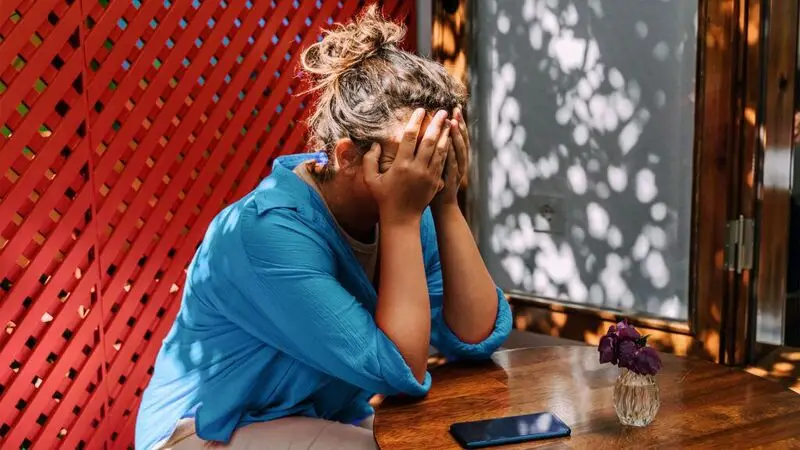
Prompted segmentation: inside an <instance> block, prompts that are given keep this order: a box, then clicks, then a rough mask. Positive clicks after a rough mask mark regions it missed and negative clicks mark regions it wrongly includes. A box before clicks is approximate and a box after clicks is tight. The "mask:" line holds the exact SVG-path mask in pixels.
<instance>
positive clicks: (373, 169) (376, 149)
mask: <svg viewBox="0 0 800 450" xmlns="http://www.w3.org/2000/svg"><path fill="white" fill-rule="evenodd" d="M380 156H381V144H379V143H377V142H375V143H373V144H372V147H370V149H369V151H368V152H367V153H366V154H365V155H364V158H363V160H362V164H363V165H364V177H365V178H366V181H367V182H369V181H373V180H375V179H377V178H378V176H379V175H380V172H379V171H378V159H379V158H380Z"/></svg>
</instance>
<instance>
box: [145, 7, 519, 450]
mask: <svg viewBox="0 0 800 450" xmlns="http://www.w3.org/2000/svg"><path fill="white" fill-rule="evenodd" d="M403 33H404V30H403V29H402V28H401V27H400V26H398V25H396V24H394V23H390V22H386V21H384V20H383V19H382V18H381V17H380V16H379V14H378V13H377V12H376V9H375V8H374V7H373V8H370V9H368V10H367V12H366V13H365V14H364V15H362V16H361V17H359V18H358V19H357V20H356V21H355V22H354V23H352V24H349V25H347V26H338V27H337V28H336V29H335V30H333V31H331V32H328V33H327V34H326V35H325V37H324V39H322V40H321V41H320V42H318V43H316V44H314V45H312V46H311V47H309V48H308V49H307V50H306V51H305V53H304V54H303V68H304V71H305V72H306V74H308V76H309V77H310V82H311V83H312V90H313V91H314V92H315V93H316V97H317V100H316V104H315V110H314V113H313V114H312V115H311V116H310V119H309V121H308V125H309V130H310V132H311V134H312V138H313V141H312V144H313V145H314V146H315V147H314V148H321V149H323V150H322V152H320V153H318V154H303V155H292V156H286V157H281V158H278V159H277V160H276V162H275V164H274V167H273V172H272V174H271V175H270V176H269V177H267V178H266V179H265V180H264V181H263V182H262V183H261V184H260V185H259V186H258V187H257V188H256V189H255V190H254V191H252V192H250V193H249V194H247V195H246V196H245V197H244V198H242V199H241V200H239V201H238V202H236V203H234V204H232V205H231V206H229V207H227V208H226V209H225V210H224V211H222V212H221V213H220V214H219V215H218V216H217V217H216V218H215V219H214V221H213V222H212V223H211V225H210V226H209V229H208V231H207V234H206V236H205V238H204V240H203V242H202V244H201V246H200V247H199V248H198V250H197V253H196V255H195V257H194V259H193V261H192V263H191V265H190V267H189V270H188V273H187V280H186V285H185V288H184V293H183V301H182V304H181V308H180V311H179V312H178V316H177V318H176V320H175V323H174V325H173V327H172V330H171V331H170V333H169V334H168V335H167V337H166V339H165V340H164V343H163V346H162V348H161V351H160V352H159V354H158V357H157V360H156V364H155V372H154V375H153V378H152V380H151V382H150V385H149V386H148V388H147V390H146V391H145V393H144V396H143V398H142V405H141V408H140V411H139V414H138V418H137V424H136V426H137V429H136V439H137V446H138V447H139V448H146V449H150V448H159V449H163V448H174V449H184V448H185V449H190V448H202V447H203V446H207V445H211V443H214V442H216V443H222V444H227V445H228V446H230V448H245V447H248V446H250V447H249V448H270V449H279V448H289V447H291V448H292V449H295V448H315V449H324V448H346V449H361V448H374V445H375V444H374V439H373V437H372V432H371V430H370V425H369V424H370V423H371V416H372V414H373V410H372V408H371V406H370V404H369V400H370V398H371V397H373V396H374V395H375V394H377V393H380V394H386V395H395V394H405V395H411V396H423V395H425V393H426V392H427V391H428V389H429V388H430V384H431V380H430V375H429V374H428V373H427V372H426V363H427V357H428V352H429V345H433V346H434V347H436V348H437V349H438V350H439V351H440V352H441V353H443V354H444V355H446V356H449V357H453V358H476V359H478V358H486V357H488V356H489V355H490V354H491V353H492V352H493V351H494V350H495V349H497V347H498V346H499V345H500V344H501V343H502V342H503V341H504V340H505V338H506V337H507V335H508V333H509V330H510V328H511V317H510V316H511V314H510V311H509V307H508V304H507V303H506V302H505V300H504V298H503V296H502V293H501V292H500V291H499V290H498V289H497V288H496V286H495V285H494V283H493V282H492V279H491V277H490V275H489V273H488V271H487V270H486V267H485V266H484V264H483V262H482V260H481V257H480V254H479V252H478V249H477V247H476V245H475V242H474V241H473V239H472V235H471V233H470V229H469V227H468V226H467V223H466V221H465V220H464V217H463V216H462V214H461V212H460V211H459V208H458V205H457V202H456V193H457V191H458V186H459V183H460V181H461V179H462V178H463V176H464V174H465V172H466V167H467V155H468V153H469V137H468V135H467V128H466V125H465V123H464V119H463V116H462V114H461V110H460V108H459V106H458V105H461V104H463V102H464V100H465V94H464V88H463V86H462V85H461V84H459V83H458V82H456V81H455V80H454V79H453V78H451V77H450V76H449V75H448V74H447V73H446V72H445V71H444V69H443V68H442V67H441V66H440V65H438V64H435V63H433V62H430V61H426V60H424V59H422V58H419V57H417V56H414V55H411V54H408V53H405V52H403V51H401V50H399V49H398V47H397V45H398V43H399V42H400V40H401V39H402V37H403Z"/></svg>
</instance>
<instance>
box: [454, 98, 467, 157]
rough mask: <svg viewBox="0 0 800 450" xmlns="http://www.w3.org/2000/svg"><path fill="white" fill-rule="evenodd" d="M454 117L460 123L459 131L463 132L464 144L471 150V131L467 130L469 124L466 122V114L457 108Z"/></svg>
mask: <svg viewBox="0 0 800 450" xmlns="http://www.w3.org/2000/svg"><path fill="white" fill-rule="evenodd" d="M453 117H454V118H455V120H456V121H457V122H458V129H459V131H460V132H461V137H462V138H463V139H464V143H465V144H466V145H467V148H469V130H468V129H467V122H466V121H464V113H463V112H462V111H461V108H456V109H455V111H453Z"/></svg>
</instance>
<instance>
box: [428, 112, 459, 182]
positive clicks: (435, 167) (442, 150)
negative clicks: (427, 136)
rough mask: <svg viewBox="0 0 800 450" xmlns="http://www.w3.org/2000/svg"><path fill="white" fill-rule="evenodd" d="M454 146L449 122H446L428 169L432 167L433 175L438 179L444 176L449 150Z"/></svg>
mask: <svg viewBox="0 0 800 450" xmlns="http://www.w3.org/2000/svg"><path fill="white" fill-rule="evenodd" d="M452 146H453V140H452V139H450V126H449V122H446V123H445V125H444V126H443V130H442V133H441V135H439V140H438V141H437V142H436V148H435V149H434V151H433V156H431V162H430V164H429V165H428V167H430V169H431V170H432V171H433V173H434V174H436V176H438V177H441V176H442V170H443V169H444V162H445V160H446V159H447V154H448V153H449V148H450V147H452Z"/></svg>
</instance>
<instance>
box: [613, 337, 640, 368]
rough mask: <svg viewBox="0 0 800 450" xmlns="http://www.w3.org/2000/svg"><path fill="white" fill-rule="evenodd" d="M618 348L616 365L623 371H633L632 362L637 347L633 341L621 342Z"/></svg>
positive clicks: (637, 349)
mask: <svg viewBox="0 0 800 450" xmlns="http://www.w3.org/2000/svg"><path fill="white" fill-rule="evenodd" d="M618 348H619V355H618V356H617V358H618V359H619V362H618V363H617V365H618V366H620V367H623V368H625V369H633V361H634V359H635V357H636V353H637V352H638V351H639V347H637V346H636V343H635V342H633V341H621V342H620V343H619V346H618Z"/></svg>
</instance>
